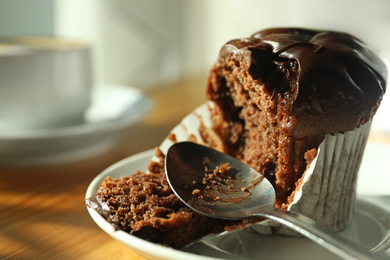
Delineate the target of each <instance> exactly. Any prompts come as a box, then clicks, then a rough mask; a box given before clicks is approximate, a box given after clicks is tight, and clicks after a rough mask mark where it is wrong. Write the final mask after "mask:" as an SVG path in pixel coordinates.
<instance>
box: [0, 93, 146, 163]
mask: <svg viewBox="0 0 390 260" xmlns="http://www.w3.org/2000/svg"><path fill="white" fill-rule="evenodd" d="M151 108H152V102H151V100H150V99H149V98H147V97H146V96H145V95H144V94H143V93H142V92H141V91H140V90H138V89H136V88H134V87H129V86H120V85H102V86H96V87H95V88H94V91H93V93H92V104H91V106H90V107H89V108H88V110H87V111H86V113H85V116H84V121H83V122H80V124H78V125H72V126H67V127H60V128H47V129H33V130H24V131H9V132H0V165H2V166H26V165H28V166H31V165H43V164H54V163H62V162H69V161H74V160H80V159H85V158H87V157H91V156H94V155H97V154H99V153H102V152H104V151H106V150H107V149H109V148H110V147H111V146H112V145H113V144H115V140H116V138H117V136H118V134H120V132H121V131H123V130H124V129H125V128H127V127H129V126H131V125H133V124H135V123H137V122H138V121H140V120H141V119H142V118H143V117H144V116H145V115H146V114H147V113H148V112H149V111H150V110H151Z"/></svg>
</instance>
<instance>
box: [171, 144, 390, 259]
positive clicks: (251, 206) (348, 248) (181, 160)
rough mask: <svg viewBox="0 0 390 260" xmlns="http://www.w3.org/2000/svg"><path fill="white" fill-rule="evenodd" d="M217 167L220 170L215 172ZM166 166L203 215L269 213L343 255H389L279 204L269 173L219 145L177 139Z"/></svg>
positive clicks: (175, 188)
mask: <svg viewBox="0 0 390 260" xmlns="http://www.w3.org/2000/svg"><path fill="white" fill-rule="evenodd" d="M226 163H228V165H226ZM224 164H225V165H224ZM227 166H228V167H227ZM217 167H219V169H220V170H216V171H215V172H214V170H215V169H218V168H217ZM225 168H226V169H225ZM165 171H166V176H167V179H168V182H169V185H170V186H171V188H172V190H173V191H174V192H175V194H176V195H177V196H178V197H179V198H180V199H181V200H182V201H183V202H184V203H185V204H186V205H187V206H188V207H190V208H192V209H193V210H194V211H196V212H198V213H200V214H203V215H206V216H208V217H212V218H219V219H229V220H238V219H243V218H246V217H250V216H259V217H265V218H268V219H272V220H274V221H277V222H279V223H280V224H282V225H285V226H287V227H289V228H291V229H293V230H295V231H297V232H298V233H300V234H302V235H304V236H306V237H307V238H309V239H311V240H313V241H314V242H316V243H318V244H320V245H322V246H323V247H325V248H327V249H328V250H330V251H332V252H333V253H335V254H337V255H338V256H340V257H343V258H346V259H388V258H383V257H382V256H380V255H379V254H375V253H373V252H370V251H368V250H365V249H363V248H361V247H359V246H358V245H355V244H353V243H352V242H350V241H348V240H346V239H344V238H342V237H340V236H338V235H337V234H335V233H332V232H331V231H329V230H327V229H325V228H324V227H322V226H320V225H319V224H317V223H315V222H314V221H313V220H311V219H310V218H308V217H306V216H303V215H300V214H298V213H294V212H291V211H286V210H283V209H279V208H275V207H274V206H273V205H274V202H275V190H274V188H273V186H272V185H271V183H270V182H269V181H268V180H267V179H266V178H263V176H262V175H260V174H259V173H258V172H256V171H255V170H253V169H252V168H250V167H248V166H247V165H245V164H244V163H242V162H240V161H239V160H237V159H235V158H233V157H231V156H229V155H226V154H224V153H221V152H218V151H216V150H214V149H211V148H208V147H206V146H202V145H198V144H195V143H192V142H181V143H176V144H174V145H172V146H171V147H170V149H169V150H168V153H167V155H166V159H165ZM205 174H206V175H205ZM208 184H214V186H213V188H211V189H210V188H207V189H205V187H206V186H207V185H208Z"/></svg>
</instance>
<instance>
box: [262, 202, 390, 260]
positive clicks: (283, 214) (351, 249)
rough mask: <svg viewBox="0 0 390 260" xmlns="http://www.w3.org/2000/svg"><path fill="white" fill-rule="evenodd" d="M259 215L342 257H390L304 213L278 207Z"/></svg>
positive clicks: (361, 259)
mask: <svg viewBox="0 0 390 260" xmlns="http://www.w3.org/2000/svg"><path fill="white" fill-rule="evenodd" d="M258 215H259V216H263V217H267V218H269V219H272V220H275V221H277V222H279V223H280V224H282V225H284V226H287V227H289V228H291V229H293V230H295V231H297V232H298V233H300V234H302V235H304V236H305V237H307V238H309V239H311V240H313V241H314V242H316V243H318V244H320V245H322V246H325V247H326V248H328V249H329V250H330V251H332V252H333V253H335V254H336V255H338V256H340V257H342V258H345V259H359V260H366V259H367V260H368V259H378V260H382V259H383V260H384V259H389V257H385V256H381V255H379V254H377V253H373V252H370V251H368V250H365V249H363V248H361V247H359V246H358V245H355V244H354V243H352V242H351V241H349V240H346V239H345V238H343V237H341V236H339V235H337V234H335V233H333V232H331V231H329V230H327V229H325V228H324V227H323V226H321V225H319V224H317V223H316V222H314V221H313V220H312V219H310V218H308V217H306V216H304V215H301V214H298V213H294V212H291V211H286V210H283V209H278V208H275V209H271V210H269V211H267V212H266V213H259V214H258Z"/></svg>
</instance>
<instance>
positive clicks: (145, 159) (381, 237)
mask: <svg viewBox="0 0 390 260" xmlns="http://www.w3.org/2000/svg"><path fill="white" fill-rule="evenodd" d="M376 148H377V147H376V146H372V145H371V144H368V145H367V151H366V154H371V153H375V151H376V150H375V149H376ZM382 151H387V153H383V154H377V156H378V157H381V158H382V159H383V160H386V154H389V153H390V146H384V147H383V150H382ZM153 155H154V151H153V150H149V151H146V152H143V153H140V154H136V155H134V156H131V157H129V158H126V159H124V160H122V161H120V162H118V163H116V164H114V165H112V166H111V167H109V168H107V169H106V170H105V171H103V172H102V173H100V174H99V175H98V176H97V177H96V178H95V179H94V180H93V181H92V182H91V184H90V185H89V187H88V190H87V193H86V198H89V197H91V196H92V195H94V194H95V193H96V191H97V189H98V186H99V184H100V182H101V181H102V180H103V179H104V178H105V177H106V176H111V177H114V178H118V177H121V176H129V175H130V174H133V173H134V172H135V171H136V170H146V168H147V165H148V163H149V161H150V160H151V158H152V157H153ZM370 158H372V157H369V156H367V157H365V158H364V160H363V165H371V166H372V164H371V162H370V161H369V159H370ZM367 159H368V160H367ZM382 162H383V161H382ZM382 164H383V163H382ZM376 166H378V165H376ZM363 169H366V168H365V167H363ZM378 170H379V169H378ZM381 170H387V172H390V171H389V170H390V167H389V166H388V165H385V166H384V167H382V169H381ZM365 174H370V173H363V175H365ZM371 177H372V178H373V177H374V176H372V175H371ZM363 180H364V179H363ZM381 181H383V182H386V183H389V182H390V175H387V176H386V179H382V180H381ZM360 185H361V184H360V183H359V186H360ZM365 191H366V193H368V194H371V195H370V196H366V195H364V196H359V199H358V205H357V212H356V214H355V217H354V219H353V222H352V224H351V225H350V226H349V227H348V228H346V229H345V230H343V231H342V232H341V234H342V235H343V236H346V237H348V238H350V239H352V240H354V241H355V242H356V243H358V244H360V245H362V247H366V248H369V249H372V248H379V249H381V250H387V251H386V253H388V254H389V257H390V252H389V251H390V250H389V247H390V194H389V193H388V194H387V195H383V194H381V195H382V196H372V195H374V194H378V193H377V190H376V187H375V186H371V187H368V188H367V189H366V190H365ZM88 211H89V213H90V215H91V217H92V218H93V220H94V221H95V222H96V224H97V225H98V226H99V227H101V228H102V229H103V230H104V231H105V232H106V233H107V234H109V235H110V236H112V237H113V238H114V239H116V240H118V241H120V242H122V243H123V244H125V245H127V246H129V247H130V248H132V249H133V250H135V251H138V252H139V253H140V254H141V255H145V256H147V257H148V258H152V259H171V260H176V259H177V260H179V259H180V260H182V259H189V260H191V259H193V260H202V259H300V260H305V259H314V258H313V256H315V259H337V257H336V256H334V255H333V254H331V253H330V252H328V251H327V250H325V249H323V248H322V247H320V246H318V245H317V244H315V243H313V242H311V241H309V240H307V239H305V238H292V237H285V236H277V235H272V236H262V235H259V234H257V233H251V232H247V231H243V230H240V231H235V232H230V233H228V232H225V233H222V234H219V235H211V236H208V237H205V238H203V239H201V240H200V241H198V242H196V243H194V244H192V245H191V246H189V247H187V248H185V249H183V250H174V249H171V248H166V247H163V246H159V245H157V244H154V243H151V242H148V241H146V240H143V239H140V238H137V237H135V236H133V235H130V234H128V233H126V232H124V231H115V230H114V228H113V227H112V226H111V224H109V223H108V222H107V221H105V219H104V218H103V217H102V216H100V215H99V214H98V213H97V212H96V211H94V210H92V209H88Z"/></svg>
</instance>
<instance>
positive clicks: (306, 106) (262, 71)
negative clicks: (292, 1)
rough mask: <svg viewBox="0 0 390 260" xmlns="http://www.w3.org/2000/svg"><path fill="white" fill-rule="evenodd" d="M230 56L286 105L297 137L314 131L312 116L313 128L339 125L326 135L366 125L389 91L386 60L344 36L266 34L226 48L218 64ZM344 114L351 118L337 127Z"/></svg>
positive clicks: (312, 32)
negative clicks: (301, 123)
mask: <svg viewBox="0 0 390 260" xmlns="http://www.w3.org/2000/svg"><path fill="white" fill-rule="evenodd" d="M232 56H234V58H235V59H237V60H239V61H240V62H241V66H244V68H245V66H247V67H246V69H248V71H249V74H250V75H251V77H252V78H253V79H254V80H258V81H260V83H261V84H264V85H265V87H266V89H267V91H269V93H271V94H278V95H280V96H281V97H283V99H285V100H286V102H285V109H287V110H288V111H289V112H288V114H289V115H293V118H291V116H290V118H288V119H282V120H287V121H288V122H287V123H286V124H287V125H289V129H291V134H292V135H293V136H295V137H297V138H299V137H303V136H307V135H310V129H304V128H307V127H309V128H310V125H307V121H308V120H307V117H308V116H310V117H312V118H313V121H312V124H313V125H315V124H316V122H317V121H318V122H322V123H323V124H326V125H327V126H329V123H331V122H332V121H337V122H335V124H334V125H335V128H334V129H333V128H332V127H331V126H330V128H331V129H327V130H326V131H327V132H329V131H330V132H340V131H348V130H352V129H354V128H356V127H358V126H360V125H362V124H364V123H366V122H367V121H369V120H370V119H371V117H372V116H373V115H374V113H375V112H376V110H377V108H378V106H379V103H380V102H381V100H382V97H383V94H384V92H385V90H386V81H387V68H386V66H385V64H384V63H383V61H382V60H381V59H380V58H379V57H378V55H377V54H375V52H374V51H373V50H372V49H370V48H369V47H368V46H367V45H365V44H364V43H363V42H362V41H360V40H359V39H357V38H355V37H353V36H351V35H349V34H346V33H340V32H323V31H315V30H306V29H299V28H272V29H266V30H262V31H259V32H257V33H255V34H253V35H252V36H251V37H249V38H241V39H235V40H232V41H229V42H228V43H227V44H225V45H224V46H223V48H222V49H221V52H220V57H219V59H220V60H224V59H227V58H229V57H230V58H231V57H232ZM344 110H348V111H349V112H348V113H349V114H348V115H347V116H346V117H343V118H344V119H343V122H339V121H338V120H337V117H338V115H339V113H341V112H343V111H344ZM343 113H344V112H343ZM286 114H287V113H286ZM301 117H306V120H304V121H305V124H304V125H299V122H300V120H299V118H301ZM346 118H347V119H346ZM291 125H294V126H295V127H291ZM336 126H337V127H336ZM313 132H314V131H313ZM316 132H318V128H317V130H316Z"/></svg>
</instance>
